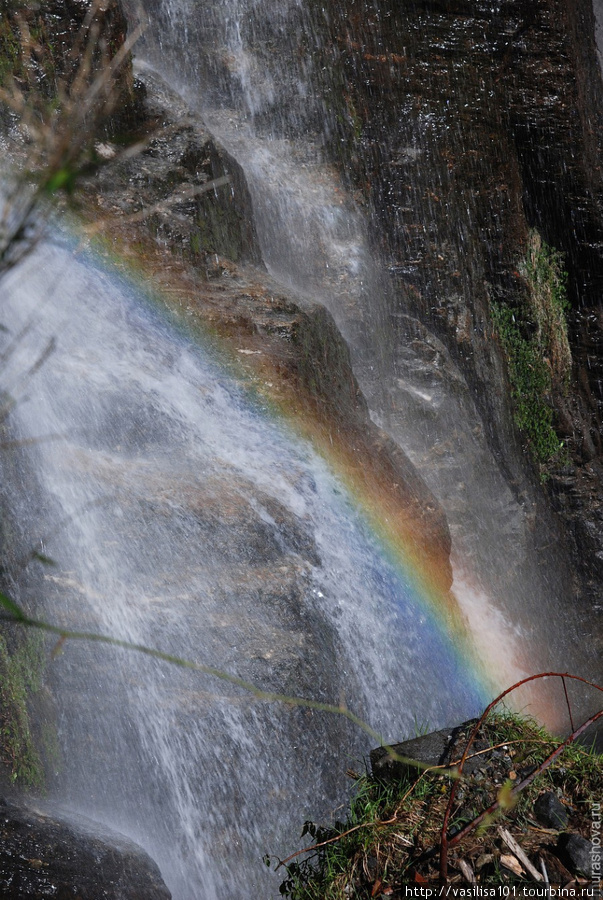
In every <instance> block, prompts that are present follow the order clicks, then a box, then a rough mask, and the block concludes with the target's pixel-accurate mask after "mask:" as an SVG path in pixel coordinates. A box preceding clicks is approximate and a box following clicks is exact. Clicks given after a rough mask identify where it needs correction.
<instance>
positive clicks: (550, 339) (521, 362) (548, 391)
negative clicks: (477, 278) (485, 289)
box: [491, 231, 572, 465]
mask: <svg viewBox="0 0 603 900" xmlns="http://www.w3.org/2000/svg"><path fill="white" fill-rule="evenodd" d="M520 272H521V274H522V275H523V277H524V279H525V282H526V285H527V299H526V302H525V304H524V305H523V306H521V307H516V308H512V307H510V306H506V305H505V304H503V303H500V302H493V303H492V305H491V312H492V319H493V322H494V327H495V329H496V333H497V334H498V337H499V340H500V343H501V345H502V348H503V350H504V353H505V357H506V360H507V365H508V371H509V379H510V382H511V395H512V398H513V406H514V419H515V424H516V425H517V427H518V428H519V429H520V431H521V432H522V433H523V434H524V436H525V437H526V439H527V442H528V446H529V449H530V452H531V454H532V456H533V458H534V460H535V461H536V462H537V463H539V464H540V465H545V464H547V463H549V462H551V461H552V460H553V459H554V458H558V459H559V458H560V457H561V455H562V451H563V445H562V443H561V442H560V441H559V438H558V437H557V434H556V432H555V428H554V400H555V396H558V395H561V394H564V393H565V392H566V390H567V387H568V383H569V376H570V371H571V363H572V358H571V351H570V346H569V341H568V333H567V320H566V314H567V312H568V309H569V303H568V300H567V290H566V280H567V274H566V272H565V271H564V269H563V258H562V255H561V254H560V253H559V252H557V251H556V250H553V249H552V248H551V247H549V246H548V245H547V244H546V243H545V242H544V241H543V240H542V238H541V237H540V235H539V234H538V232H537V231H532V232H530V236H529V241H528V251H527V254H526V258H525V260H524V262H523V264H522V265H521V267H520Z"/></svg>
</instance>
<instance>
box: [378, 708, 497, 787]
mask: <svg viewBox="0 0 603 900" xmlns="http://www.w3.org/2000/svg"><path fill="white" fill-rule="evenodd" d="M474 724H475V721H469V722H464V723H463V724H462V725H459V726H458V727H456V728H443V729H441V730H440V731H432V732H431V733H430V734H424V735H421V736H420V737H417V738H412V739H411V740H408V741H403V742H402V743H400V744H392V750H394V752H395V753H397V754H398V756H402V757H404V758H405V759H406V760H408V762H400V761H398V760H395V759H392V757H391V756H390V754H389V752H388V750H386V749H385V748H384V747H377V748H376V749H375V750H371V752H370V760H371V767H372V771H373V775H374V776H375V777H376V778H380V779H381V780H383V781H397V780H399V779H401V778H406V777H408V776H410V775H412V774H416V768H419V769H422V768H423V767H424V766H426V765H427V766H446V765H449V764H450V763H452V762H454V761H456V760H457V759H459V758H460V757H461V755H462V753H463V750H464V748H465V741H466V738H467V737H468V735H469V733H470V731H471V727H472V726H473V725H474ZM487 747H488V743H487V742H485V741H483V740H479V739H478V740H477V741H475V742H474V744H473V745H472V748H473V750H485V749H487ZM490 759H491V754H484V755H483V756H479V757H476V758H475V759H470V760H468V761H467V762H466V763H465V766H464V768H463V771H464V772H466V773H467V774H468V775H470V774H474V773H476V772H478V769H482V768H483V769H484V770H485V769H486V768H487V765H488V762H489V760H490ZM412 760H416V761H417V763H418V764H419V765H418V766H416V767H414V766H413V765H412V762H411V761H412Z"/></svg>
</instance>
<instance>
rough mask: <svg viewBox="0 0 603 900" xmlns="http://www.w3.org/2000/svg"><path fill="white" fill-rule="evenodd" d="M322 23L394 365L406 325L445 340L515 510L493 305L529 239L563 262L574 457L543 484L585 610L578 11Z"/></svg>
mask: <svg viewBox="0 0 603 900" xmlns="http://www.w3.org/2000/svg"><path fill="white" fill-rule="evenodd" d="M329 11H330V18H329V28H330V34H331V43H330V45H328V46H327V49H325V59H326V60H328V65H329V66H330V70H331V71H332V72H335V78H332V77H330V78H329V79H327V81H328V83H326V84H325V83H323V85H322V88H323V90H325V91H326V94H327V95H328V96H329V97H330V98H331V100H332V103H331V106H332V109H333V116H332V122H331V128H332V146H333V148H334V152H335V153H336V154H337V155H338V156H339V157H340V158H341V159H342V161H343V163H344V166H345V168H346V170H347V171H348V172H351V173H352V180H353V182H354V184H355V185H356V187H358V188H360V190H361V191H362V192H363V194H364V195H365V197H366V198H367V199H368V201H369V203H370V209H371V216H372V223H373V236H374V241H375V243H376V244H377V245H379V247H380V249H381V252H382V254H383V256H384V259H385V262H386V265H387V266H388V267H389V271H390V274H391V279H392V284H393V287H394V291H393V294H392V297H393V299H392V301H391V312H392V320H393V328H394V329H395V332H396V335H397V338H396V339H397V341H398V344H399V347H400V348H401V350H400V353H401V354H402V355H404V352H405V351H404V347H405V346H407V339H408V338H407V332H408V328H407V326H406V322H407V321H408V320H407V318H405V317H408V315H411V316H415V317H416V318H417V320H419V321H420V322H421V323H422V324H423V325H424V326H427V328H428V329H429V330H431V331H433V332H435V334H436V335H437V336H438V337H439V338H440V339H441V340H442V341H443V343H444V344H445V345H446V348H447V350H448V352H449V353H450V355H451V358H452V360H453V362H454V364H455V365H456V366H458V369H459V372H460V373H461V374H462V377H463V378H465V379H466V381H467V384H468V385H469V386H470V391H471V394H472V396H473V399H474V401H475V404H476V407H477V411H478V413H479V415H480V417H481V420H482V422H483V426H484V435H485V439H486V440H487V443H488V444H489V446H490V448H491V449H492V450H493V451H494V453H495V455H496V457H497V458H498V460H499V463H500V465H501V470H502V471H503V473H505V476H506V478H507V480H508V482H509V485H510V486H511V490H512V492H513V493H514V494H515V497H516V498H520V497H521V496H522V495H523V496H528V495H530V496H531V497H532V498H533V497H534V496H535V494H534V491H533V488H531V487H530V474H529V468H530V467H529V465H528V466H526V464H525V457H524V458H523V459H522V455H521V451H520V441H518V435H517V432H516V429H515V427H514V425H513V419H512V408H511V404H510V397H509V390H508V388H507V387H505V385H506V384H507V377H506V371H505V365H504V360H503V355H502V352H501V347H500V345H499V343H498V340H497V339H496V335H495V332H494V328H493V323H492V317H491V309H492V303H493V302H496V303H498V304H503V305H506V306H510V307H512V308H518V307H519V308H521V307H522V306H523V307H525V303H526V297H527V294H528V290H529V288H528V285H527V283H526V280H525V277H524V276H523V275H522V273H521V260H522V259H524V258H525V253H526V246H527V240H528V233H529V229H530V228H537V229H538V231H539V232H540V233H541V235H542V236H543V238H544V239H545V240H546V241H547V242H548V243H549V244H550V245H552V246H554V247H556V248H557V249H558V250H560V251H562V252H563V253H564V254H565V266H566V268H567V271H568V276H569V280H568V293H569V299H570V302H571V311H570V314H569V317H568V318H569V328H570V343H571V349H572V357H573V371H572V381H571V388H570V393H569V397H567V398H566V399H565V400H564V401H561V400H560V399H559V398H557V410H556V417H557V418H556V423H555V424H556V427H557V429H558V433H559V434H560V436H561V437H563V438H564V440H565V441H566V445H567V447H568V449H569V450H570V453H571V455H572V460H573V461H572V466H571V467H570V469H569V470H568V471H567V472H565V474H563V473H559V475H558V476H554V477H553V479H552V481H551V482H550V483H549V487H552V488H553V490H552V491H551V492H550V494H549V500H550V498H551V497H553V505H554V507H555V509H557V510H558V511H559V512H560V513H561V516H562V528H563V530H564V531H566V532H567V533H568V535H569V545H570V550H571V552H572V554H573V567H574V572H577V573H579V574H578V583H579V587H578V588H577V593H578V595H580V596H582V597H587V598H590V601H589V602H590V603H591V604H592V603H593V602H595V601H594V599H593V598H594V596H595V593H596V591H595V590H594V587H593V567H596V565H597V562H596V560H598V558H599V557H598V555H597V554H599V555H601V552H602V551H603V537H602V535H601V527H600V521H599V517H598V510H599V506H600V496H601V480H600V477H599V475H600V473H599V459H600V455H601V437H600V423H601V411H602V404H603V393H602V388H601V385H602V384H603V377H602V372H601V370H600V367H601V359H602V358H603V357H602V354H601V348H602V347H603V317H602V316H601V303H600V294H601V284H600V277H601V276H600V273H601V271H602V263H603V225H602V223H603V216H602V215H601V212H602V196H603V195H602V185H603V183H602V180H601V178H602V167H601V160H602V155H601V134H602V133H603V132H602V130H601V121H602V113H603V103H602V82H601V75H600V71H599V65H598V61H597V54H596V47H595V21H594V14H593V10H592V3H591V2H590V0H580V2H578V3H574V2H571V3H570V2H567V0H538V2H535V3H530V4H526V3H523V2H519V0H505V2H499V3H496V4H492V3H490V2H488V3H486V2H481V0H477V2H475V3H466V2H462V0H441V2H431V0H430V2H427V0H404V2H393V0H392V2H388V0H384V2H379V3H376V2H374V3H370V2H366V0H354V2H352V3H347V4H340V3H338V2H332V3H331V4H330V7H329ZM316 16H317V18H316V21H317V23H319V25H320V27H322V28H324V27H325V24H324V23H325V19H324V17H321V15H320V13H319V12H317V14H316ZM324 71H327V69H326V67H325V69H323V72H324ZM324 77H325V76H323V78H324ZM334 84H337V85H339V86H338V87H334ZM341 85H343V88H342V87H341ZM399 377H400V378H402V379H405V377H406V375H405V369H404V366H402V368H401V369H400V372H399ZM587 466H588V467H589V471H588V472H587V471H586V467H587ZM570 472H571V473H572V474H571V475H569V473H570ZM583 488H584V490H583ZM536 494H538V491H536ZM532 502H534V501H532ZM536 502H539V501H536ZM543 513H544V507H542V506H541V507H540V509H539V511H538V513H537V515H538V518H539V519H541V517H542V515H543ZM584 535H586V536H587V540H586V541H585V540H584ZM543 543H545V542H543Z"/></svg>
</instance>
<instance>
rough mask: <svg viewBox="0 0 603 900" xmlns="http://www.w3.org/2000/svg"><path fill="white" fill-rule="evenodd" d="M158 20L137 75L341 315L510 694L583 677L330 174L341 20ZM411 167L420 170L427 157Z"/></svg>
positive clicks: (172, 7)
mask: <svg viewBox="0 0 603 900" xmlns="http://www.w3.org/2000/svg"><path fill="white" fill-rule="evenodd" d="M145 10H146V11H147V13H148V16H149V20H148V29H147V31H146V34H145V38H144V42H143V45H142V46H141V48H140V53H139V64H140V65H141V66H142V67H143V68H144V67H145V66H146V67H151V68H152V69H154V70H155V71H156V72H158V73H159V74H160V75H161V76H162V77H163V78H164V79H165V80H166V81H167V82H168V83H169V84H170V86H171V87H172V88H174V89H176V90H177V91H178V92H179V93H180V94H181V95H182V96H183V97H184V98H185V99H186V101H187V102H188V104H189V105H190V107H191V109H193V110H195V111H197V112H198V113H199V114H200V115H201V116H202V118H203V122H204V124H205V125H206V126H207V127H208V128H209V129H210V131H211V132H212V133H213V134H214V135H215V136H216V138H217V139H218V141H219V142H221V143H222V144H223V145H224V146H225V147H226V149H227V151H228V152H229V153H230V154H231V155H232V156H233V157H234V158H235V159H236V160H237V162H238V163H239V164H240V165H241V167H242V169H243V171H244V172H245V176H246V179H247V184H248V186H249V190H250V193H251V197H252V201H253V209H254V218H255V225H256V228H257V232H258V237H259V241H260V244H261V251H262V257H263V260H264V262H265V264H266V266H267V268H268V270H269V272H270V274H271V275H272V276H273V277H275V278H276V279H277V280H279V281H280V282H281V283H283V284H285V285H287V286H289V287H291V288H293V289H294V290H295V291H296V292H297V294H298V295H302V296H306V297H309V298H311V299H314V300H317V301H318V302H320V303H322V304H324V305H325V306H326V307H327V308H328V309H329V311H330V312H331V313H332V315H333V317H334V318H335V321H336V322H337V325H338V327H339V329H340V331H341V333H342V334H343V336H344V337H345V339H346V341H347V342H348V344H349V346H350V349H351V353H352V362H353V366H354V371H355V374H356V377H357V378H358V381H359V383H360V386H361V388H362V390H363V393H364V395H365V397H366V398H367V401H368V403H369V407H370V411H371V416H372V418H373V420H374V421H375V422H377V423H378V424H379V425H380V426H381V427H383V428H384V429H385V430H386V431H388V433H389V434H390V435H391V436H392V437H393V439H394V440H395V441H396V442H397V443H398V445H399V446H400V447H402V448H403V449H404V451H405V452H406V453H407V454H408V456H409V457H410V459H411V460H412V462H413V463H414V464H415V465H416V466H417V468H418V469H419V471H420V472H421V474H422V476H423V477H424V479H425V481H426V483H427V484H428V486H429V487H430V488H431V490H432V491H433V492H434V494H435V495H436V497H437V498H438V499H439V500H440V502H441V503H442V505H443V507H444V509H445V511H446V514H447V517H448V521H449V524H450V528H451V533H452V537H453V547H452V561H453V567H454V572H455V594H456V597H457V599H458V601H459V605H460V606H461V608H462V609H463V610H464V612H465V614H466V616H467V618H468V620H469V621H470V623H471V627H472V629H473V631H474V635H475V638H476V641H478V642H480V643H482V644H483V645H485V646H489V647H490V651H489V652H490V654H494V653H495V650H494V648H493V647H492V646H491V641H490V639H489V636H490V635H491V634H492V627H493V625H492V623H493V622H496V626H495V631H496V632H497V633H498V634H499V636H503V635H504V639H503V640H501V641H500V642H498V646H500V654H499V655H498V656H492V655H491V656H490V658H489V665H490V666H492V667H493V668H495V669H496V671H497V673H498V674H499V675H500V676H501V680H503V681H505V682H508V683H510V682H512V681H513V680H516V677H519V676H520V675H521V674H525V673H527V671H532V672H533V671H536V670H537V669H539V670H543V669H545V668H561V669H566V668H567V667H568V666H570V667H573V669H574V671H578V670H579V669H580V659H581V658H582V657H583V655H584V648H583V641H582V639H581V637H580V635H579V629H578V628H577V627H576V623H575V621H574V620H573V618H572V613H571V611H569V610H568V608H567V604H566V595H567V590H568V582H567V578H566V573H565V572H564V570H563V564H562V563H560V562H559V560H558V559H556V558H555V557H554V555H553V556H551V557H549V558H548V559H547V562H546V565H543V564H542V559H540V558H538V557H537V554H536V553H535V551H534V545H533V534H532V532H533V528H534V517H535V510H534V509H533V508H532V502H531V501H530V500H529V499H528V498H526V497H517V496H516V493H514V491H513V487H512V485H511V484H509V479H508V478H506V477H505V475H504V474H503V472H501V468H500V461H499V460H498V459H497V458H496V456H495V454H493V452H492V449H491V447H490V446H489V444H488V441H487V438H486V430H487V423H485V422H483V421H482V419H481V417H480V415H479V413H478V411H477V409H476V406H475V402H474V398H473V396H472V391H471V388H470V387H469V385H468V383H467V381H466V379H465V377H464V376H463V374H462V373H461V371H460V370H459V368H458V366H457V365H456V364H455V362H454V361H453V359H452V358H451V356H450V354H449V353H448V351H447V350H446V348H445V347H444V345H443V344H442V343H441V341H439V340H438V339H437V338H436V337H435V336H434V335H433V334H431V333H430V332H429V331H428V330H427V329H426V328H425V327H424V326H423V325H422V324H421V323H420V322H418V321H417V320H415V319H413V318H412V317H411V316H410V315H407V314H406V313H405V312H404V311H402V312H400V305H399V304H398V303H396V302H395V301H393V300H392V297H393V293H392V287H391V285H390V284H389V283H388V281H387V279H386V275H385V272H384V271H383V267H382V266H380V265H379V264H378V262H377V261H376V260H375V256H374V254H373V253H372V251H371V248H370V243H369V239H368V234H367V223H366V221H365V217H364V216H363V214H362V210H361V209H360V208H359V207H358V206H357V204H355V202H354V200H353V198H352V197H351V196H350V195H349V192H347V191H346V190H345V189H344V187H343V185H342V182H341V179H340V177H339V175H338V172H337V169H336V167H335V166H333V165H331V164H330V162H329V153H328V151H327V150H326V149H325V148H326V147H327V146H328V144H329V141H330V139H331V135H330V131H332V130H333V129H334V127H335V126H334V118H335V117H336V116H337V115H341V114H342V109H341V108H340V106H338V101H337V100H336V99H334V97H335V95H336V92H337V90H338V89H341V88H340V86H339V88H338V86H337V85H334V84H331V83H330V82H329V75H328V73H327V74H325V73H323V72H320V71H317V70H316V67H317V63H316V60H317V59H320V58H322V57H321V53H320V50H321V49H322V47H321V45H322V43H323V42H324V40H325V38H324V34H323V32H324V31H325V29H324V28H322V25H321V21H320V20H321V17H322V18H324V17H326V16H327V15H328V13H327V12H326V11H325V9H324V8H319V7H317V6H315V5H314V4H312V3H310V2H304V0H291V2H286V3H282V2H273V0H229V2H227V3H215V4H211V5H209V6H207V5H205V6H204V8H203V10H202V11H200V10H199V9H198V8H197V5H196V4H195V2H194V0H148V3H147V4H145ZM378 10H379V4H375V5H374V9H373V13H374V14H375V15H374V18H375V19H376V20H379V13H378ZM184 23H186V24H184ZM371 27H374V23H373V25H372V26H371ZM376 44H377V46H379V41H376ZM329 98H331V100H330V99H329ZM329 103H331V106H332V108H329ZM401 152H402V151H401ZM403 152H404V153H407V154H410V155H411V156H412V158H413V159H416V160H417V161H418V164H420V158H421V154H422V152H423V151H422V150H421V148H420V147H419V148H416V147H415V148H413V147H411V148H403ZM526 596H529V597H530V598H531V599H530V603H529V604H526V602H525V598H526ZM543 609H546V610H548V615H547V616H546V617H544V620H543V617H542V615H541V611H542V610H543ZM536 633H537V634H538V636H537V638H536ZM510 648H513V649H512V650H510ZM518 648H519V649H518ZM516 653H517V656H516ZM537 656H538V659H537V658H536V657H537ZM541 712H542V710H541ZM551 724H555V725H560V724H561V723H560V722H559V721H553V720H551Z"/></svg>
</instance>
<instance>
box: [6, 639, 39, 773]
mask: <svg viewBox="0 0 603 900" xmlns="http://www.w3.org/2000/svg"><path fill="white" fill-rule="evenodd" d="M10 643H11V644H12V645H13V646H12V647H11V648H10V649H9V641H8V640H7V637H6V636H4V635H0V764H1V765H2V767H3V768H4V770H5V771H6V772H7V773H8V776H9V779H10V780H11V781H12V782H17V783H18V784H20V785H21V786H23V787H41V786H42V785H43V782H44V770H43V766H42V761H41V758H40V754H39V752H38V750H37V749H36V747H35V745H34V740H33V737H32V730H31V723H30V718H29V712H28V698H29V697H30V696H31V695H32V694H35V693H37V692H38V691H39V690H40V688H41V682H42V674H43V669H44V663H43V637H42V635H40V634H35V633H34V634H24V635H17V636H16V637H15V638H14V640H11V641H10Z"/></svg>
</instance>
